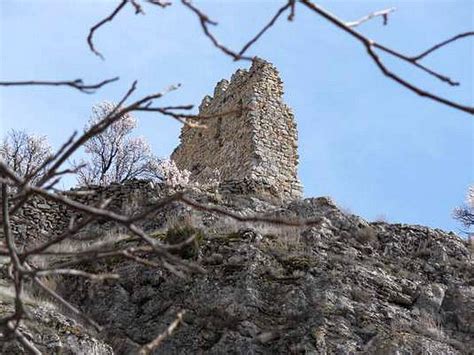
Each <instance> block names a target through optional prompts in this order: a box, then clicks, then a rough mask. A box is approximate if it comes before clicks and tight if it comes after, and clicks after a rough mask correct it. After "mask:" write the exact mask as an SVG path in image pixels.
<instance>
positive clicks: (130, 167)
mask: <svg viewBox="0 0 474 355" xmlns="http://www.w3.org/2000/svg"><path fill="white" fill-rule="evenodd" d="M115 109H116V105H115V104H113V103H111V102H102V103H100V104H98V105H95V106H94V107H93V108H92V117H91V118H90V120H89V122H88V125H87V127H86V130H87V129H89V128H90V127H92V126H94V125H96V124H97V123H98V122H100V121H101V120H102V119H103V118H104V117H106V116H107V115H109V114H110V113H111V112H113V111H114V110H115ZM136 126H137V120H136V119H135V117H133V116H132V115H131V114H130V113H125V114H124V115H123V117H121V118H120V119H119V120H117V121H116V122H114V123H113V124H112V125H110V126H109V127H108V128H107V129H105V130H104V131H103V132H102V133H100V134H97V135H95V136H93V137H92V138H91V139H89V140H88V141H87V142H85V144H84V148H85V153H86V154H87V155H88V157H89V159H88V160H85V161H81V162H80V164H75V165H76V166H77V167H78V183H79V184H80V185H85V186H90V185H107V184H110V183H112V182H124V181H126V180H131V179H140V178H147V179H153V180H155V179H156V180H158V179H161V175H160V173H159V171H156V170H154V169H156V168H157V164H154V162H155V161H159V159H158V158H157V157H155V156H154V155H153V153H152V152H151V148H150V145H149V144H148V142H147V141H146V140H145V139H144V138H142V137H130V134H131V133H132V131H133V129H134V128H136Z"/></svg>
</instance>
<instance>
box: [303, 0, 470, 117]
mask: <svg viewBox="0 0 474 355" xmlns="http://www.w3.org/2000/svg"><path fill="white" fill-rule="evenodd" d="M300 2H301V3H302V4H303V5H305V6H306V7H307V8H308V9H310V10H312V11H314V12H315V13H317V14H319V15H320V16H322V17H324V18H325V19H326V20H328V21H329V22H331V23H332V24H333V25H335V26H336V27H338V28H340V29H341V30H343V31H344V32H346V33H348V34H349V35H351V36H352V37H354V38H356V39H357V40H358V41H359V42H361V43H362V44H363V45H364V47H365V48H366V50H367V53H368V54H369V56H370V57H371V58H372V60H373V61H374V63H375V64H376V65H377V67H378V68H379V69H380V70H381V71H382V73H383V74H384V75H385V76H387V77H388V78H390V79H392V80H394V81H396V82H397V83H399V84H400V85H402V86H404V87H405V88H407V89H409V90H410V91H412V92H414V93H416V94H417V95H419V96H422V97H426V98H429V99H431V100H433V101H436V102H439V103H442V104H444V105H447V106H450V107H453V108H455V109H458V110H461V111H464V112H467V113H470V114H471V115H474V107H471V106H466V105H463V104H459V103H457V102H454V101H451V100H448V99H446V98H444V97H441V96H438V95H435V94H433V93H430V92H428V91H426V90H423V89H421V88H420V87H417V86H415V85H413V84H412V83H410V82H408V81H407V80H405V79H403V78H401V77H400V76H398V75H396V74H394V73H393V72H391V71H390V70H389V69H388V68H387V67H386V66H385V65H384V64H383V62H382V60H381V59H380V58H379V56H378V55H377V54H376V53H375V51H374V48H377V49H380V50H382V51H384V52H386V53H388V54H390V55H392V56H395V57H397V58H399V59H402V60H405V61H407V62H409V63H411V64H413V65H415V66H416V67H418V68H420V69H423V70H424V71H425V72H428V73H429V74H431V75H433V76H435V77H436V78H438V79H440V80H442V81H444V82H447V83H449V84H450V85H457V83H456V82H453V81H451V79H449V78H447V77H444V76H442V75H440V74H437V73H435V72H433V71H432V70H430V69H428V68H426V67H424V66H422V65H420V64H419V63H417V62H415V61H413V60H410V59H409V58H408V57H406V56H405V55H403V54H401V53H398V52H396V51H394V50H391V49H389V48H388V47H385V46H383V45H381V44H378V43H376V42H375V41H373V40H371V39H369V38H367V37H365V36H364V35H362V34H361V33H359V32H357V31H355V30H354V29H352V28H351V27H348V26H347V25H346V24H345V23H344V22H343V21H341V20H340V19H338V18H337V17H336V16H334V15H333V14H331V13H330V12H328V11H326V10H325V9H323V8H321V7H320V6H318V5H316V4H314V3H313V2H311V1H310V0H300Z"/></svg>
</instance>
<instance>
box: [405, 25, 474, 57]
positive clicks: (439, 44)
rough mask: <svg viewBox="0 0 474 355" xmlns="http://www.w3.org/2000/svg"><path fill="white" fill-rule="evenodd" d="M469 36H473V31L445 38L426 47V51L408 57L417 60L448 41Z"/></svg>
mask: <svg viewBox="0 0 474 355" xmlns="http://www.w3.org/2000/svg"><path fill="white" fill-rule="evenodd" d="M469 36H474V31H470V32H464V33H460V34H458V35H456V36H454V37H451V38H449V39H447V40H446V41H443V42H440V43H438V44H436V45H434V46H433V47H431V48H429V49H427V50H426V51H424V52H422V53H421V54H418V55H417V56H413V57H410V59H412V60H414V61H418V60H420V59H422V58H424V57H426V56H427V55H428V54H430V53H433V52H434V51H436V50H438V49H440V48H441V47H444V46H446V45H447V44H449V43H452V42H455V41H457V40H459V39H461V38H465V37H469Z"/></svg>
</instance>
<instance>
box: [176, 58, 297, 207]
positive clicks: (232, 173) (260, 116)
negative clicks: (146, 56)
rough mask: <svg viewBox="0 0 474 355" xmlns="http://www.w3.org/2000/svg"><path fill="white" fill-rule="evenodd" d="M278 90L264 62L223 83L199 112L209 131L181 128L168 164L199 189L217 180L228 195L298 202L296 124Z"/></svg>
mask: <svg viewBox="0 0 474 355" xmlns="http://www.w3.org/2000/svg"><path fill="white" fill-rule="evenodd" d="M282 84H283V83H282V80H281V79H280V77H279V74H278V71H277V69H276V68H275V67H274V66H273V65H272V64H270V63H268V62H266V61H264V60H262V59H254V61H253V63H252V66H251V68H250V69H249V70H242V69H239V70H237V72H236V73H235V74H233V75H232V78H231V80H230V81H228V80H225V79H224V80H221V81H220V82H219V83H218V84H217V86H216V87H215V89H214V97H210V96H206V97H205V98H204V99H203V101H202V103H201V105H200V107H199V115H200V116H203V117H206V116H207V117H208V118H205V119H204V120H202V123H204V124H205V125H206V126H207V129H203V128H196V127H190V126H186V125H185V126H183V128H182V131H181V135H180V139H181V144H180V145H179V146H178V147H177V148H176V149H175V151H174V152H173V154H172V155H171V159H173V160H174V161H175V163H176V165H177V166H178V168H180V169H186V170H189V171H190V172H191V179H192V180H193V181H196V182H199V183H206V182H208V181H209V180H210V179H213V178H214V179H216V178H217V179H218V180H219V181H220V182H221V187H222V188H224V189H226V190H230V191H232V192H237V193H245V194H256V195H260V196H268V197H273V198H276V199H278V200H285V201H286V200H292V199H299V198H301V196H302V187H301V184H300V182H299V179H298V176H297V166H298V152H297V130H296V123H295V120H294V116H293V113H292V111H291V109H290V108H289V107H288V106H287V105H285V103H284V102H283V100H282V97H283V85H282Z"/></svg>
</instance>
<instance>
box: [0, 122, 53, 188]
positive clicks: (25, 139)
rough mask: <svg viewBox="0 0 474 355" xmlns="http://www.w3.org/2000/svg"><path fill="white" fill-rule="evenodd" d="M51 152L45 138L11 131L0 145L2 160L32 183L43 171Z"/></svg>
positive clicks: (24, 132)
mask: <svg viewBox="0 0 474 355" xmlns="http://www.w3.org/2000/svg"><path fill="white" fill-rule="evenodd" d="M51 154H52V150H51V146H50V145H49V143H48V141H47V139H46V137H45V136H38V135H33V134H28V133H27V132H26V131H20V130H15V129H12V130H10V131H9V132H8V133H7V135H6V136H5V137H4V138H3V141H2V143H1V145H0V155H1V157H2V159H3V160H4V161H5V162H6V163H7V164H8V165H9V166H10V167H11V168H12V170H13V171H14V172H15V173H17V174H18V175H20V176H22V177H24V178H27V179H30V180H31V181H32V182H33V183H34V182H35V181H36V180H37V179H39V178H41V176H42V174H43V173H44V171H45V166H44V163H45V161H46V160H47V159H48V158H49V157H50V156H51Z"/></svg>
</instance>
